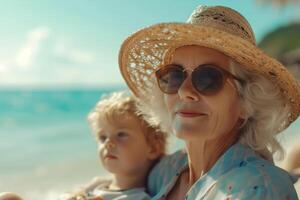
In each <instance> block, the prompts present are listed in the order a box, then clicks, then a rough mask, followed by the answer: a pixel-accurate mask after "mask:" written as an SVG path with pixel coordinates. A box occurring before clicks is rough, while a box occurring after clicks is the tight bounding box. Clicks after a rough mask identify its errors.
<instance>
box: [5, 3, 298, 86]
mask: <svg viewBox="0 0 300 200" xmlns="http://www.w3.org/2000/svg"><path fill="white" fill-rule="evenodd" d="M4 2H5V3H4ZM198 5H225V6H229V7H231V8H234V9H236V10H238V11H239V12H240V13H242V14H243V15H244V16H245V17H246V18H247V19H248V21H249V22H250V24H251V25H252V27H253V29H254V32H255V34H256V39H257V41H258V42H259V41H260V40H261V38H262V37H263V36H264V35H265V34H266V33H268V32H269V31H272V30H274V29H275V28H276V27H278V26H282V25H286V24H288V23H290V22H291V21H294V20H296V19H297V18H299V19H300V17H299V14H297V13H299V8H296V7H295V6H287V7H285V8H283V9H279V8H277V7H275V6H270V5H264V4H259V3H257V1H255V0H239V1H237V0H203V1H200V0H198V1H196V0H151V1H146V0H130V1H129V0H110V1H107V0H106V1H104V0H88V1H86V0H72V1H71V0H69V1H61V0H42V1H41V0H28V1H22V0H4V1H2V4H1V7H0V13H1V14H0V15H1V16H0V27H1V31H0V88H55V89H59V88H95V87H96V88H97V87H109V86H122V85H125V83H124V81H123V79H122V77H121V75H120V73H119V68H118V51H119V48H120V45H121V44H122V42H123V41H124V40H125V39H126V37H128V36H129V35H130V34H131V33H133V32H135V31H137V30H138V29H141V28H143V27H145V26H149V25H152V24H156V23H160V22H184V21H186V19H187V18H188V17H189V15H190V14H191V12H192V11H193V10H194V9H195V8H196V7H197V6H198Z"/></svg>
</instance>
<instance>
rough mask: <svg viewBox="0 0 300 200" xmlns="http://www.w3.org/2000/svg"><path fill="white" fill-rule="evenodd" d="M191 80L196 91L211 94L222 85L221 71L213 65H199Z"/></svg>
mask: <svg viewBox="0 0 300 200" xmlns="http://www.w3.org/2000/svg"><path fill="white" fill-rule="evenodd" d="M192 76H193V77H192V82H193V85H194V87H195V88H196V89H197V90H198V92H200V93H202V94H206V95H211V94H214V93H216V92H218V91H219V90H220V89H221V88H222V87H223V81H224V77H223V73H222V72H221V70H218V69H216V68H213V67H200V68H198V69H196V70H195V71H194V72H193V75H192Z"/></svg>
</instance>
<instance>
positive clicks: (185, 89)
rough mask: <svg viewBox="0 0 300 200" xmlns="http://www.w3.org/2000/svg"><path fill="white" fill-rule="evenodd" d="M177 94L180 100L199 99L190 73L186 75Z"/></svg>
mask: <svg viewBox="0 0 300 200" xmlns="http://www.w3.org/2000/svg"><path fill="white" fill-rule="evenodd" d="M178 95H179V97H180V98H181V99H182V100H186V101H198V100H199V98H200V97H199V95H200V94H199V93H198V91H197V90H196V89H195V87H194V86H193V84H192V79H191V75H188V77H187V78H186V79H185V80H184V81H183V83H182V85H181V86H180V88H179V89H178Z"/></svg>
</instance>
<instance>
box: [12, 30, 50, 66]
mask: <svg viewBox="0 0 300 200" xmlns="http://www.w3.org/2000/svg"><path fill="white" fill-rule="evenodd" d="M49 33H50V30H49V28H47V27H38V28H35V29H34V30H32V31H30V32H29V33H28V36H27V40H26V41H25V43H24V44H23V46H22V47H21V49H20V51H19V53H18V55H17V57H16V64H17V66H19V67H21V68H23V69H26V68H28V67H30V66H31V65H32V64H33V62H34V60H35V57H36V56H37V53H38V48H39V46H40V44H41V43H42V42H43V40H45V39H46V38H47V37H48V36H49Z"/></svg>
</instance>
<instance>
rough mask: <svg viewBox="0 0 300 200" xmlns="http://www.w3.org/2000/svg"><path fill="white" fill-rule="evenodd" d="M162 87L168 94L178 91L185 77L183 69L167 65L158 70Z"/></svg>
mask: <svg viewBox="0 0 300 200" xmlns="http://www.w3.org/2000/svg"><path fill="white" fill-rule="evenodd" d="M156 76H157V80H158V84H159V87H160V89H161V90H162V91H163V92H165V93H168V94H174V93H176V92H177V91H178V89H179V88H180V86H181V84H182V83H183V81H184V79H185V77H184V72H183V70H182V69H180V68H178V67H167V68H164V69H160V70H159V71H157V72H156Z"/></svg>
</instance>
